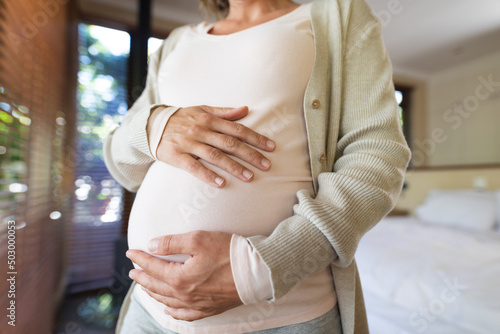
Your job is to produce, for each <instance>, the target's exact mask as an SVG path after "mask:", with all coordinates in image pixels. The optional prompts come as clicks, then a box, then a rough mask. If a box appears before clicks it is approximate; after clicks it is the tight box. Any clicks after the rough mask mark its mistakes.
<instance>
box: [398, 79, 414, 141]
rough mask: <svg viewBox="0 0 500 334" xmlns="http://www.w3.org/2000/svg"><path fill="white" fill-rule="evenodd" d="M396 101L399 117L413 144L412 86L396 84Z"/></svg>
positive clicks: (406, 134)
mask: <svg viewBox="0 0 500 334" xmlns="http://www.w3.org/2000/svg"><path fill="white" fill-rule="evenodd" d="M395 96H396V101H397V102H398V105H399V119H400V122H401V127H402V128H403V134H404V135H405V138H406V141H407V142H408V145H411V105H412V104H411V98H412V88H410V87H406V86H400V85H396V91H395Z"/></svg>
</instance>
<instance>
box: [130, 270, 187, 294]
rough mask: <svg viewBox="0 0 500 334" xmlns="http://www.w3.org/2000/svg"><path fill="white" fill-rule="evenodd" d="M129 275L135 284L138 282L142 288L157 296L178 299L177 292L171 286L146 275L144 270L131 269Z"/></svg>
mask: <svg viewBox="0 0 500 334" xmlns="http://www.w3.org/2000/svg"><path fill="white" fill-rule="evenodd" d="M129 276H130V278H131V279H133V280H134V281H135V282H137V284H139V285H140V286H141V287H143V288H144V289H146V290H148V291H150V292H152V293H155V294H157V295H158V296H163V297H164V298H173V299H178V298H179V294H178V292H177V291H176V290H175V289H174V288H172V287H171V286H170V285H168V284H167V283H165V282H163V281H161V280H159V279H157V278H155V277H153V276H151V275H148V273H146V272H145V271H144V270H139V269H132V270H131V271H130V272H129Z"/></svg>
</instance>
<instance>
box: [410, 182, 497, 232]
mask: <svg viewBox="0 0 500 334" xmlns="http://www.w3.org/2000/svg"><path fill="white" fill-rule="evenodd" d="M496 211H497V208H496V203H495V196H494V195H493V194H492V193H491V192H486V191H477V190H468V189H463V190H431V191H429V194H428V196H427V198H426V200H425V202H424V204H422V205H420V206H419V207H418V208H417V209H416V211H415V213H416V215H417V217H418V218H419V219H420V220H422V221H424V222H426V223H430V224H438V225H446V226H452V227H458V228H464V229H469V230H481V231H485V230H492V229H493V227H494V226H495V222H496V218H497V217H496V215H497V212H496Z"/></svg>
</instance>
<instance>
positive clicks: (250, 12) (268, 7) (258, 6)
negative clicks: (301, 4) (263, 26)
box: [225, 0, 298, 25]
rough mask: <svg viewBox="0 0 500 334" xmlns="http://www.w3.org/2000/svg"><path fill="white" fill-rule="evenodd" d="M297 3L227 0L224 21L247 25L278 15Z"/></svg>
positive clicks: (282, 0)
mask: <svg viewBox="0 0 500 334" xmlns="http://www.w3.org/2000/svg"><path fill="white" fill-rule="evenodd" d="M297 6H298V4H296V3H294V2H293V1H291V0H229V13H228V15H227V17H226V18H225V21H226V22H232V23H233V24H239V25H248V24H252V23H260V22H261V21H263V20H266V18H269V17H270V16H273V15H276V16H280V15H282V14H284V13H286V12H288V11H290V10H292V9H293V8H296V7H297Z"/></svg>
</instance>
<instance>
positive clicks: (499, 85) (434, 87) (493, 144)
mask: <svg viewBox="0 0 500 334" xmlns="http://www.w3.org/2000/svg"><path fill="white" fill-rule="evenodd" d="M490 80H492V81H493V82H495V83H496V84H493V85H491V84H487V83H485V82H488V81H490ZM427 89H428V91H427V96H428V99H427V105H428V106H427V113H426V114H425V119H426V123H427V124H426V131H425V132H426V133H427V138H426V139H425V140H424V141H423V142H422V141H420V142H417V143H415V142H414V149H415V150H416V151H415V154H416V155H417V156H419V157H420V156H421V155H423V154H422V153H427V154H426V155H427V159H423V160H425V163H424V164H421V165H427V166H443V165H445V166H446V165H464V164H489V163H500V52H496V53H493V54H489V55H487V56H484V57H480V58H478V59H476V60H473V61H470V62H467V63H465V64H463V65H461V66H456V67H453V68H450V69H447V70H445V71H442V72H439V73H436V74H435V75H433V76H432V77H431V78H429V80H428V81H427Z"/></svg>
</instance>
